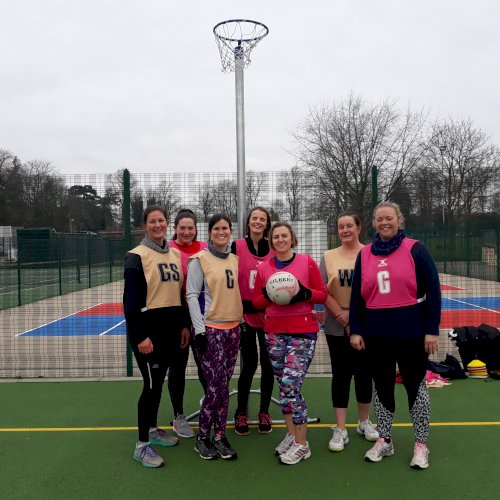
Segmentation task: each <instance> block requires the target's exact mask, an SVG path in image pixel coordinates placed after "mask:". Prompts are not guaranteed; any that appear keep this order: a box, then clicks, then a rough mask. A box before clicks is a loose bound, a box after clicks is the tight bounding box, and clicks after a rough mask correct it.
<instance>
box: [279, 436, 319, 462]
mask: <svg viewBox="0 0 500 500" xmlns="http://www.w3.org/2000/svg"><path fill="white" fill-rule="evenodd" d="M310 456H311V450H310V448H309V443H306V445H305V446H304V445H303V444H299V443H296V442H295V439H294V440H293V444H292V446H290V448H289V449H288V451H287V452H286V453H284V454H283V455H280V460H281V462H282V463H284V464H288V465H295V464H297V463H299V462H300V461H301V460H307V459H308V458H309V457H310Z"/></svg>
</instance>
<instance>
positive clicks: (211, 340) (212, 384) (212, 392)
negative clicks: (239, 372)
mask: <svg viewBox="0 0 500 500" xmlns="http://www.w3.org/2000/svg"><path fill="white" fill-rule="evenodd" d="M206 335H207V350H206V351H205V352H204V353H201V354H199V359H200V364H201V368H202V370H203V376H204V377H205V381H206V384H207V390H206V392H205V398H204V399H203V403H202V404H201V409H200V437H201V438H206V437H209V436H210V430H211V429H212V425H213V427H214V433H215V435H217V436H224V435H225V434H226V422H227V411H228V406H229V381H230V380H231V377H232V375H233V371H234V367H235V365H236V360H237V358H238V349H239V345H240V327H239V325H238V326H235V327H234V328H230V329H229V330H222V329H219V328H209V327H207V328H206Z"/></svg>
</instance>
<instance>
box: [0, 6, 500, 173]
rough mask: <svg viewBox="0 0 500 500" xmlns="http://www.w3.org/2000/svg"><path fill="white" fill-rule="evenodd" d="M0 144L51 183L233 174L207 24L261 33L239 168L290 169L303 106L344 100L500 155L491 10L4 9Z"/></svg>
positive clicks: (228, 91) (230, 134) (221, 83)
mask: <svg viewBox="0 0 500 500" xmlns="http://www.w3.org/2000/svg"><path fill="white" fill-rule="evenodd" d="M0 18H1V28H0V69H1V78H0V89H1V90H0V148H2V149H7V150H9V151H11V152H12V153H14V154H16V155H17V156H19V157H20V159H21V160H23V161H27V160H33V159H40V160H46V161H50V162H51V163H52V164H53V165H54V166H55V167H56V169H57V170H58V171H59V172H61V173H83V172H85V173H102V172H106V173H108V172H114V171H116V170H118V169H120V168H129V169H130V170H131V171H132V172H136V173H139V172H166V171H172V172H181V171H192V172H201V171H232V170H236V145H235V93H234V74H233V73H230V74H224V73H222V72H221V64H220V57H219V53H218V49H217V46H216V44H215V41H214V38H213V34H212V28H213V26H214V25H215V24H217V23H218V22H219V21H223V20H226V19H234V18H247V19H254V20H257V21H260V22H262V23H264V24H266V25H267V26H268V27H269V35H268V36H267V37H266V38H265V39H264V40H263V41H261V42H260V44H259V45H258V46H257V47H256V48H255V49H254V51H253V53H252V64H251V66H250V67H249V68H248V69H247V70H246V71H245V128H246V168H247V170H279V169H282V168H289V167H291V166H293V164H294V158H293V156H291V155H290V153H289V151H290V150H292V149H293V147H294V145H293V140H292V138H291V135H290V131H292V130H293V129H294V128H295V127H296V126H297V124H298V123H300V122H301V121H302V120H303V119H304V118H305V116H306V115H307V113H308V109H309V107H310V106H314V105H320V104H323V103H329V102H334V101H336V102H338V101H339V100H340V99H342V98H345V97H347V96H348V95H349V93H350V92H353V93H355V94H359V95H362V96H364V97H365V98H366V99H367V100H368V101H372V102H380V101H381V100H383V99H386V98H396V99H398V100H399V103H400V105H401V108H405V107H406V106H407V105H408V104H410V105H411V107H413V108H421V107H425V108H426V109H428V110H429V111H430V114H431V116H433V117H441V118H444V117H448V116H451V117H453V118H457V119H462V118H471V119H472V120H473V121H474V123H475V125H476V126H477V127H479V128H481V129H482V130H484V131H485V132H486V133H488V134H489V135H490V136H491V140H492V142H494V143H496V144H499V145H500V118H499V113H500V91H499V89H500V76H499V75H500V66H499V63H498V61H499V57H500V56H499V54H500V30H499V28H498V23H499V19H500V2H499V1H498V0H474V1H471V0H412V1H408V0H378V1H373V0H349V1H347V0H342V1H340V0H308V1H304V0H300V1H299V0H274V1H273V0H247V1H246V2H235V1H234V0H231V1H230V0H220V1H218V0H190V1H180V0H177V1H176V0H137V1H130V0H31V1H30V0H0Z"/></svg>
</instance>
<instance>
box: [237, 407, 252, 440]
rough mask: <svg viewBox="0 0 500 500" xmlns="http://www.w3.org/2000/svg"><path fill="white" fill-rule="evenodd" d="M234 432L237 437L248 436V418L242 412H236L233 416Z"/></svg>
mask: <svg viewBox="0 0 500 500" xmlns="http://www.w3.org/2000/svg"><path fill="white" fill-rule="evenodd" d="M234 432H236V434H238V435H239V436H248V435H249V434H250V428H249V427H248V417H247V416H246V415H245V413H244V412H242V411H239V412H236V414H235V416H234Z"/></svg>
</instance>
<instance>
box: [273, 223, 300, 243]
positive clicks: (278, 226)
mask: <svg viewBox="0 0 500 500" xmlns="http://www.w3.org/2000/svg"><path fill="white" fill-rule="evenodd" d="M280 227H286V228H287V229H288V231H290V236H291V237H292V248H295V247H296V246H297V245H298V244H299V240H298V239H297V235H296V234H295V231H294V230H293V227H292V225H291V224H290V223H289V222H285V221H282V220H280V221H278V222H275V223H274V224H273V227H272V228H271V235H270V237H269V246H270V247H271V249H272V250H276V249H275V248H274V245H273V233H274V231H275V230H276V229H278V228H280Z"/></svg>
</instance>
